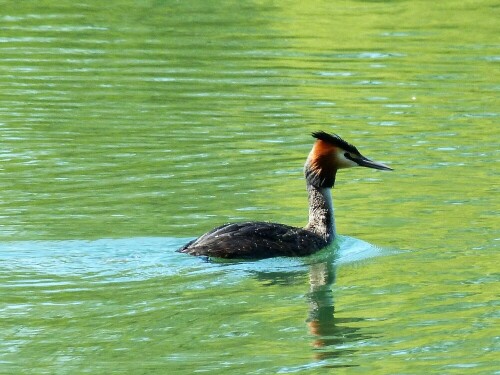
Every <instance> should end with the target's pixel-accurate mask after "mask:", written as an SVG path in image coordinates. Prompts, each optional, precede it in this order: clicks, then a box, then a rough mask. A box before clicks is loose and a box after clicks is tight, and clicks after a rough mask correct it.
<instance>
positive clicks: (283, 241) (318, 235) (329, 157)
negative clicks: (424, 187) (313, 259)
mask: <svg viewBox="0 0 500 375" xmlns="http://www.w3.org/2000/svg"><path fill="white" fill-rule="evenodd" d="M312 135H313V137H314V138H316V142H315V143H314V145H313V148H312V150H311V152H310V153H309V156H308V158H307V161H306V164H305V167H304V174H305V178H306V182H307V191H308V193H309V223H308V224H307V226H306V227H305V228H296V227H291V226H288V225H283V224H277V223H266V222H247V223H235V224H225V225H223V226H220V227H217V228H215V229H213V230H211V231H210V232H208V233H206V234H204V235H202V236H201V237H199V238H197V239H195V240H193V241H191V242H189V243H187V244H186V245H184V246H183V247H182V248H180V249H179V250H177V251H179V252H181V253H188V254H191V255H203V256H211V257H220V258H270V257H275V256H304V255H310V254H312V253H314V252H316V251H318V250H320V249H322V248H324V247H325V246H327V245H328V244H330V243H331V242H332V241H333V239H334V236H335V221H334V217H333V205H332V197H331V193H330V189H331V188H332V187H333V185H334V183H335V176H336V174H337V170H339V169H342V168H350V167H357V166H362V167H368V168H374V169H382V170H391V168H389V167H388V166H386V165H384V164H382V163H378V162H375V161H372V160H370V159H368V158H366V157H364V156H363V155H361V153H360V152H359V151H358V150H357V148H356V147H354V146H353V145H351V144H349V143H347V142H346V141H344V140H343V139H342V138H340V137H339V136H338V135H336V134H328V133H325V132H322V131H320V132H316V133H313V134H312Z"/></svg>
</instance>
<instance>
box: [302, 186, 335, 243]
mask: <svg viewBox="0 0 500 375" xmlns="http://www.w3.org/2000/svg"><path fill="white" fill-rule="evenodd" d="M307 192H308V193H309V223H308V224H307V226H306V229H307V230H310V231H311V232H313V233H316V234H317V235H319V236H321V237H322V238H324V239H325V241H327V242H328V243H330V242H332V241H333V238H334V237H335V218H334V216H333V203H332V194H331V189H330V188H318V187H316V186H313V185H311V184H310V183H307Z"/></svg>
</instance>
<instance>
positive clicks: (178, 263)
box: [0, 236, 390, 281]
mask: <svg viewBox="0 0 500 375" xmlns="http://www.w3.org/2000/svg"><path fill="white" fill-rule="evenodd" d="M185 242H186V239H183V238H168V237H165V238H127V239H101V240H95V241H82V240H70V241H18V242H17V241H16V242H4V243H0V270H1V273H8V272H16V273H19V272H27V273H33V272H34V273H40V274H46V275H53V276H79V277H82V278H86V279H89V280H91V279H99V280H101V281H105V280H106V281H131V280H144V279H148V278H152V277H161V276H171V275H176V274H185V273H210V272H214V271H220V270H221V268H222V269H224V270H226V271H233V272H235V274H241V272H244V273H246V272H278V271H279V272H284V271H287V270H289V271H291V272H294V271H295V272H298V271H306V270H307V269H308V266H309V265H310V264H313V263H317V262H324V261H325V260H328V261H331V262H333V265H335V266H336V265H342V264H347V263H352V262H357V261H362V260H365V259H368V258H373V257H377V256H381V255H385V254H389V253H390V251H388V250H384V249H381V248H379V247H376V246H374V245H371V244H369V243H367V242H365V241H361V240H358V239H356V238H352V237H347V236H338V237H337V239H336V240H335V242H334V243H333V244H332V245H331V246H330V247H329V248H327V249H325V250H322V251H321V252H319V253H317V254H314V255H312V256H309V257H304V258H269V259H263V260H257V261H244V262H243V261H227V260H226V261H218V260H211V261H210V262H206V261H203V260H202V259H200V258H197V257H188V256H186V255H185V254H179V253H176V252H175V249H177V248H178V247H179V246H180V245H182V244H183V243H185ZM103 279H104V280H103Z"/></svg>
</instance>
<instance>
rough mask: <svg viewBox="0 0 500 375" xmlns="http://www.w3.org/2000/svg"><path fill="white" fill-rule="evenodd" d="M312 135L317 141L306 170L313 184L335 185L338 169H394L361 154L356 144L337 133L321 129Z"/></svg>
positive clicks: (307, 176)
mask: <svg viewBox="0 0 500 375" xmlns="http://www.w3.org/2000/svg"><path fill="white" fill-rule="evenodd" d="M312 136H313V137H314V138H316V142H314V145H313V148H312V150H311V152H310V153H309V156H308V158H307V161H306V165H305V171H304V172H305V176H306V179H307V181H308V182H309V183H310V184H311V185H314V186H317V187H330V188H331V187H333V185H334V183H335V175H336V173H337V171H338V170H339V169H343V168H351V167H367V168H373V169H380V170H387V171H392V168H390V167H388V166H387V165H385V164H382V163H379V162H376V161H373V160H370V159H368V158H367V157H365V156H363V155H361V153H360V152H359V151H358V149H357V148H356V147H355V146H353V145H352V144H350V143H348V142H346V141H344V140H343V139H342V138H340V137H339V136H338V135H337V134H328V133H325V132H323V131H319V132H314V133H312Z"/></svg>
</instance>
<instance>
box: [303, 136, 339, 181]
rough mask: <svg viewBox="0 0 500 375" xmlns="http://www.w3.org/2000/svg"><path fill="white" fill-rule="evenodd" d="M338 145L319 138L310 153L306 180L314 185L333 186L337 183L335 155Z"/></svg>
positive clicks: (306, 167) (306, 168)
mask: <svg viewBox="0 0 500 375" xmlns="http://www.w3.org/2000/svg"><path fill="white" fill-rule="evenodd" d="M336 151H337V147H335V146H334V145H332V144H330V143H328V142H325V141H323V140H321V139H318V140H317V141H316V142H315V143H314V145H313V148H312V150H311V152H310V153H309V156H308V158H307V162H306V165H305V171H304V172H305V176H306V180H307V181H308V182H309V183H310V184H311V185H313V186H316V187H320V188H327V187H328V188H331V187H333V185H334V183H335V174H336V173H337V168H336V166H335V155H336Z"/></svg>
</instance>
